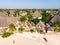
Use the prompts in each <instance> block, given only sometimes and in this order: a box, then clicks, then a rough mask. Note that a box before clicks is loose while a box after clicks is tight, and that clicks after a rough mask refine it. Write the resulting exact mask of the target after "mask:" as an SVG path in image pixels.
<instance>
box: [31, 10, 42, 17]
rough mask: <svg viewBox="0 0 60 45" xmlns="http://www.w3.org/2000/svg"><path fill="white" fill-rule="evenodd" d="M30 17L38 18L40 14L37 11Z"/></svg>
mask: <svg viewBox="0 0 60 45" xmlns="http://www.w3.org/2000/svg"><path fill="white" fill-rule="evenodd" d="M32 16H33V17H35V18H39V17H41V16H42V15H41V14H40V12H39V11H38V10H36V11H35V12H34V14H33V15H32Z"/></svg>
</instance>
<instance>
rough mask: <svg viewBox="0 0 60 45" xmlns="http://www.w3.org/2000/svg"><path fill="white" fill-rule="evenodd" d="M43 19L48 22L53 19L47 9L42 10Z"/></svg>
mask: <svg viewBox="0 0 60 45" xmlns="http://www.w3.org/2000/svg"><path fill="white" fill-rule="evenodd" d="M41 14H42V21H44V22H48V21H49V20H50V19H51V15H50V14H49V13H46V10H43V11H42V13H41Z"/></svg>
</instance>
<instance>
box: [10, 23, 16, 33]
mask: <svg viewBox="0 0 60 45" xmlns="http://www.w3.org/2000/svg"><path fill="white" fill-rule="evenodd" d="M9 30H10V32H13V31H15V30H16V28H15V26H14V24H10V25H9Z"/></svg>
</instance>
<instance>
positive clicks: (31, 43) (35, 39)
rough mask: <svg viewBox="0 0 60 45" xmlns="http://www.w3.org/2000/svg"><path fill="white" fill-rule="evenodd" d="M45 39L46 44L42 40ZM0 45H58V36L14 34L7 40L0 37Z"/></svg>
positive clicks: (59, 38) (59, 39)
mask: <svg viewBox="0 0 60 45" xmlns="http://www.w3.org/2000/svg"><path fill="white" fill-rule="evenodd" d="M43 37H46V38H47V40H48V42H47V43H46V42H45V41H44V39H43ZM13 40H14V41H15V43H14V44H13ZM0 45H60V35H48V34H47V35H45V36H44V35H42V34H38V33H30V32H28V33H26V32H24V33H23V34H21V33H16V34H14V35H12V36H10V37H8V38H2V37H0Z"/></svg>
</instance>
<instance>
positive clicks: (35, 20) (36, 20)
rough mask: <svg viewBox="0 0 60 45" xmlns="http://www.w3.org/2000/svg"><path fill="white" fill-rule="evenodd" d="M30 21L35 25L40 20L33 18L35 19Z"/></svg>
mask: <svg viewBox="0 0 60 45" xmlns="http://www.w3.org/2000/svg"><path fill="white" fill-rule="evenodd" d="M31 21H32V22H34V24H37V23H38V22H39V21H40V19H38V18H35V19H32V20H31Z"/></svg>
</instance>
